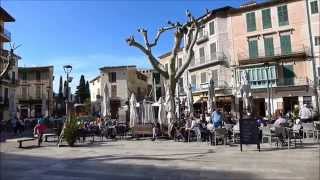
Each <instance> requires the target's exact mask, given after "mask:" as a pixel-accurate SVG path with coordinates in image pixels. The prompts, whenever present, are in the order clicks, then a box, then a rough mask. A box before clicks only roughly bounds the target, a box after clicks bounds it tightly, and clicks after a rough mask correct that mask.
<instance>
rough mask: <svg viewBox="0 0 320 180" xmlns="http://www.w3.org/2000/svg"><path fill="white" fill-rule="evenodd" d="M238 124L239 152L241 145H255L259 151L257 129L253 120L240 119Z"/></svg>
mask: <svg viewBox="0 0 320 180" xmlns="http://www.w3.org/2000/svg"><path fill="white" fill-rule="evenodd" d="M239 123H240V150H241V151H242V144H256V145H257V147H258V149H259V151H260V139H259V128H258V126H257V123H256V121H255V119H254V118H250V117H249V118H242V119H240V121H239Z"/></svg>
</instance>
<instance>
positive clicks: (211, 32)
mask: <svg viewBox="0 0 320 180" xmlns="http://www.w3.org/2000/svg"><path fill="white" fill-rule="evenodd" d="M209 31H210V35H213V34H214V21H212V22H210V23H209Z"/></svg>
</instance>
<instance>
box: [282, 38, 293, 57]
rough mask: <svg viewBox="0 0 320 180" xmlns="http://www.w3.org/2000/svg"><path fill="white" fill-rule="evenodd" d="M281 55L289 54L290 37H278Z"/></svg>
mask: <svg viewBox="0 0 320 180" xmlns="http://www.w3.org/2000/svg"><path fill="white" fill-rule="evenodd" d="M280 45H281V54H282V55H288V54H290V53H291V38H290V35H280Z"/></svg>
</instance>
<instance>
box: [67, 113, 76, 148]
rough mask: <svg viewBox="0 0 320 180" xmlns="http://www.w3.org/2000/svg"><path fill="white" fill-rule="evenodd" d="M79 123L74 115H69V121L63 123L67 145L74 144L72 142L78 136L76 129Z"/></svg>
mask: <svg viewBox="0 0 320 180" xmlns="http://www.w3.org/2000/svg"><path fill="white" fill-rule="evenodd" d="M78 130H79V125H78V122H77V119H76V118H74V117H71V118H70V120H69V121H67V122H66V123H65V128H64V138H65V140H66V141H67V143H68V145H69V146H71V147H72V146H74V143H75V142H76V140H77V137H78V132H79V131H78Z"/></svg>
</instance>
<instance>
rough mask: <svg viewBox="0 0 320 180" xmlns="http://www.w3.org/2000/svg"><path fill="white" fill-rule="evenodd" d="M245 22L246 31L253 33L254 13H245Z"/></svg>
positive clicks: (254, 24)
mask: <svg viewBox="0 0 320 180" xmlns="http://www.w3.org/2000/svg"><path fill="white" fill-rule="evenodd" d="M246 20H247V31H248V32H251V31H255V30H256V17H255V13H254V12H251V13H247V14H246Z"/></svg>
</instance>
